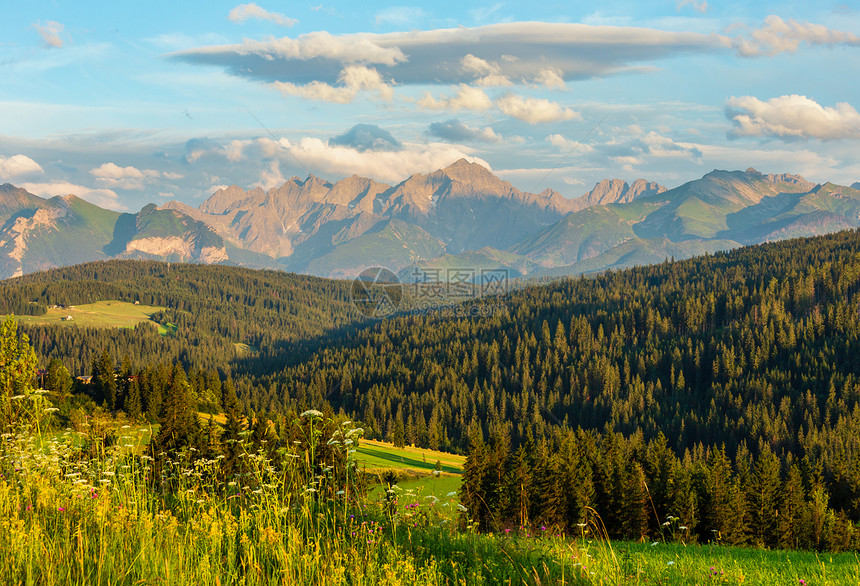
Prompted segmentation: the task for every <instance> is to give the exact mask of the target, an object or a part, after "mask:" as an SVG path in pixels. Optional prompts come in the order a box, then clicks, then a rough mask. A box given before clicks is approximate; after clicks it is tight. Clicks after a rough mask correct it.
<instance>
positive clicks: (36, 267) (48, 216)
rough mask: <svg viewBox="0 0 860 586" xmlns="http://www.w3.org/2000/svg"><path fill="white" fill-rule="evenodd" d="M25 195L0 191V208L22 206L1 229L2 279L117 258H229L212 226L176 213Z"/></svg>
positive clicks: (72, 197)
mask: <svg viewBox="0 0 860 586" xmlns="http://www.w3.org/2000/svg"><path fill="white" fill-rule="evenodd" d="M4 187H5V186H4ZM21 191H23V190H15V191H14V193H12V195H13V197H10V198H8V199H7V198H6V197H5V195H6V194H8V193H10V191H9V190H8V189H6V190H3V191H0V196H3V197H2V198H0V207H3V208H6V209H9V208H10V207H12V206H13V205H19V204H21V205H19V209H18V211H17V212H16V213H15V214H13V215H11V216H10V217H9V218H8V219H6V221H5V222H4V223H3V226H2V228H0V276H1V277H3V278H6V277H11V276H17V275H21V274H24V273H32V272H36V271H41V270H46V269H49V268H54V267H58V266H67V265H74V264H79V263H82V262H88V261H92V260H101V259H107V258H115V257H117V258H152V259H160V260H172V261H176V262H188V261H193V262H206V263H216V262H223V261H226V260H227V258H228V255H227V252H226V250H225V246H224V242H223V240H222V239H221V237H220V236H218V235H217V234H216V233H215V232H214V230H212V228H211V227H209V226H208V225H206V224H204V223H202V222H198V221H196V220H194V219H193V218H190V217H188V216H186V215H184V214H182V213H181V212H178V211H175V210H159V209H158V208H157V207H156V206H155V205H154V204H150V205H148V206H146V207H144V208H143V209H142V210H141V211H140V212H138V213H137V214H120V213H119V212H114V211H111V210H105V209H102V208H100V207H98V206H96V205H93V204H91V203H88V202H86V201H84V200H82V199H80V198H78V197H76V196H74V195H67V196H62V197H61V196H56V197H52V198H50V199H42V198H40V197H37V196H35V195H32V194H28V193H26V192H24V194H26V196H25V195H24V194H22V193H21ZM10 202H11V203H10ZM23 204H26V205H23Z"/></svg>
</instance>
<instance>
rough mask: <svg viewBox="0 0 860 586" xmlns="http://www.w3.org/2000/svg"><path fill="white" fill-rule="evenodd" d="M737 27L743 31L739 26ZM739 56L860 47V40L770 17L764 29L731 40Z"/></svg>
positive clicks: (850, 35)
mask: <svg viewBox="0 0 860 586" xmlns="http://www.w3.org/2000/svg"><path fill="white" fill-rule="evenodd" d="M734 28H741V29H743V27H742V26H740V25H736V26H735V27H734ZM731 44H732V46H733V47H734V49H735V50H736V51H737V53H738V54H739V55H741V56H743V57H757V56H761V55H776V54H778V53H794V52H795V51H797V50H798V48H800V46H801V45H804V44H806V45H810V46H816V45H821V46H833V45H857V46H860V37H858V36H857V35H855V34H854V33H850V32H845V31H837V30H831V29H829V28H827V27H826V26H824V25H822V24H813V23H810V22H798V21H796V20H794V19H788V20H783V19H782V18H780V17H779V16H776V15H770V16H768V17H767V18H765V20H764V24H763V25H762V26H761V28H758V29H754V30H751V31H746V30H744V31H743V32H741V33H740V34H738V35H737V36H735V37H734V38H733V39H732V40H731Z"/></svg>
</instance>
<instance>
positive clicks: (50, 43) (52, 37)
mask: <svg viewBox="0 0 860 586" xmlns="http://www.w3.org/2000/svg"><path fill="white" fill-rule="evenodd" d="M33 28H35V29H36V32H38V33H39V36H41V37H42V42H43V43H44V44H45V46H46V47H55V48H57V49H59V48H60V47H62V46H63V39H62V38H60V34H61V33H62V32H63V29H65V28H66V27H65V25H63V24H62V23H59V22H56V21H54V20H49V21H47V22H45V23H44V24H42V23H41V22H37V23H34V24H33Z"/></svg>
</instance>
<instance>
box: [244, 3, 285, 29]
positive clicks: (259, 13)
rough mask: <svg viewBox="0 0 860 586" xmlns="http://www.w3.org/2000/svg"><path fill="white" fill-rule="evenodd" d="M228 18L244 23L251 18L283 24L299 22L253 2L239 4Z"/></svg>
mask: <svg viewBox="0 0 860 586" xmlns="http://www.w3.org/2000/svg"><path fill="white" fill-rule="evenodd" d="M228 18H229V19H230V20H232V21H233V22H236V23H243V22H245V21H246V20H249V19H251V20H268V21H271V22H274V23H275V24H279V25H281V26H293V25H294V24H296V23H297V22H299V21H298V20H296V19H295V18H290V17H288V16H285V15H283V14H280V13H278V12H269V11H268V10H266V9H265V8H261V7H259V6H257V5H256V4H254V3H253V2H251V3H250V4H239V5H238V6H237V7H236V8H234V9H233V10H231V11H230V14H229V16H228Z"/></svg>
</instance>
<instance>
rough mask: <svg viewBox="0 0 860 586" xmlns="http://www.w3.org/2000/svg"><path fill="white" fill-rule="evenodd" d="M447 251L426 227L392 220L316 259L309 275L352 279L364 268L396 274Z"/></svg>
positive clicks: (310, 266)
mask: <svg viewBox="0 0 860 586" xmlns="http://www.w3.org/2000/svg"><path fill="white" fill-rule="evenodd" d="M444 248H445V247H444V244H442V242H440V241H439V240H438V239H437V238H435V237H433V236H431V235H430V234H428V233H427V232H426V231H425V230H423V229H422V228H420V227H418V226H416V225H414V224H409V223H407V222H404V221H401V220H388V221H385V222H383V223H381V224H379V225H377V226H376V227H374V229H372V230H371V231H369V232H366V233H364V234H362V235H361V236H359V237H357V238H354V239H352V240H349V241H347V242H345V243H344V244H341V245H340V246H337V247H336V248H334V250H332V251H331V252H329V253H328V254H325V255H323V256H321V257H319V258H316V259H314V260H312V261H311V262H309V263H308V265H307V269H306V272H308V273H311V274H315V275H332V276H334V277H342V278H343V277H347V278H348V277H354V276H355V275H356V274H358V273H359V272H361V270H362V269H364V268H367V267H372V266H381V267H385V268H387V269H389V270H391V271H393V272H395V273H396V272H397V271H399V270H400V269H402V268H403V267H405V266H408V265H410V264H412V263H414V262H415V261H418V260H423V259H431V258H435V257H437V256H438V255H440V254H441V253H442V252H443V251H444Z"/></svg>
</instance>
